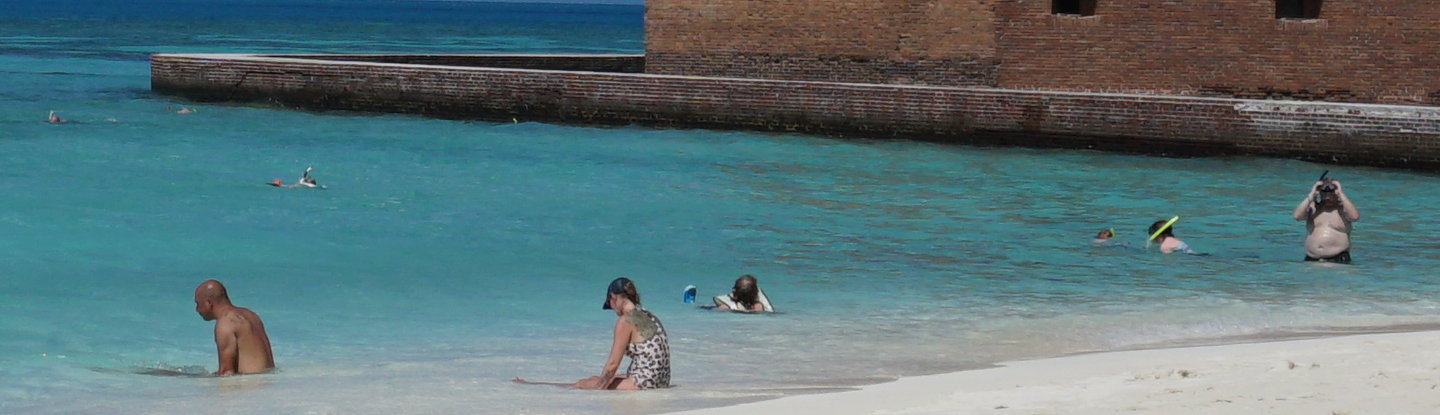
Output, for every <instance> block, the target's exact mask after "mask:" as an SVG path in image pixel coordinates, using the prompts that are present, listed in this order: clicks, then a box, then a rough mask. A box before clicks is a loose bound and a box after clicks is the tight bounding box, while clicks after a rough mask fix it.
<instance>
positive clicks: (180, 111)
mask: <svg viewBox="0 0 1440 415" xmlns="http://www.w3.org/2000/svg"><path fill="white" fill-rule="evenodd" d="M165 110H166V111H170V112H173V113H176V114H192V113H194V112H195V110H193V109H190V108H188V107H180V109H178V110H172V109H170V107H165Z"/></svg>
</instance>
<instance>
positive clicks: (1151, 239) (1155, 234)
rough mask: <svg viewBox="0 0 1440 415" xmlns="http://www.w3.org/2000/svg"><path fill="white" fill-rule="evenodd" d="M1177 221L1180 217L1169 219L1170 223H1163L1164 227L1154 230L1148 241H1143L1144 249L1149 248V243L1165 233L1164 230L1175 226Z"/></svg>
mask: <svg viewBox="0 0 1440 415" xmlns="http://www.w3.org/2000/svg"><path fill="white" fill-rule="evenodd" d="M1178 220H1180V217H1179V216H1176V217H1173V218H1170V221H1169V222H1165V225H1164V226H1161V227H1160V229H1156V230H1155V233H1152V234H1150V239H1146V240H1145V247H1146V248H1149V247H1150V242H1153V241H1155V238H1158V237H1160V234H1162V233H1165V230H1166V229H1170V225H1174V224H1175V221H1178Z"/></svg>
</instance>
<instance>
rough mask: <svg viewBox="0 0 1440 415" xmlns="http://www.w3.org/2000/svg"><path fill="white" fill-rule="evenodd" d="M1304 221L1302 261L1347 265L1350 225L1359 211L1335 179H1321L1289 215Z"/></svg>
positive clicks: (1356, 219) (1348, 259)
mask: <svg viewBox="0 0 1440 415" xmlns="http://www.w3.org/2000/svg"><path fill="white" fill-rule="evenodd" d="M1292 216H1294V217H1295V220H1303V221H1305V233H1306V235H1305V260H1306V261H1324V262H1337V263H1341V264H1349V263H1350V223H1351V222H1355V221H1358V220H1360V211H1359V210H1356V209H1355V204H1354V203H1350V198H1347V197H1345V192H1344V190H1343V189H1341V187H1340V181H1339V180H1335V179H1320V181H1317V182H1315V185H1314V186H1311V187H1310V194H1309V195H1306V196H1305V200H1301V201H1300V205H1298V206H1295V212H1294V213H1293V214H1292Z"/></svg>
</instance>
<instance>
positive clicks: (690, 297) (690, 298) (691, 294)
mask: <svg viewBox="0 0 1440 415" xmlns="http://www.w3.org/2000/svg"><path fill="white" fill-rule="evenodd" d="M684 298H685V303H686V304H689V303H693V302H695V286H694V285H686V286H685V295H684Z"/></svg>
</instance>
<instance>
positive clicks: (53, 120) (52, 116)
mask: <svg viewBox="0 0 1440 415" xmlns="http://www.w3.org/2000/svg"><path fill="white" fill-rule="evenodd" d="M45 122H48V123H51V124H59V123H63V122H65V119H64V118H60V116H59V115H55V110H50V116H48V117H45Z"/></svg>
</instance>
